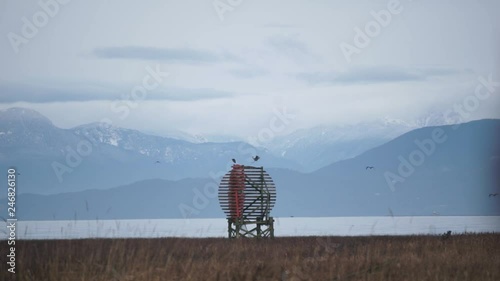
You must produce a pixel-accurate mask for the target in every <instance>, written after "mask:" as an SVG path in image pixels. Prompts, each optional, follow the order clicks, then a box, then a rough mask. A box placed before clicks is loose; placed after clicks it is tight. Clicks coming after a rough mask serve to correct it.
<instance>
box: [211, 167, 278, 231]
mask: <svg viewBox="0 0 500 281" xmlns="http://www.w3.org/2000/svg"><path fill="white" fill-rule="evenodd" d="M275 202H276V186H275V185H274V182H273V180H272V178H271V177H270V176H269V174H267V173H266V171H264V169H263V168H262V167H253V166H243V165H239V164H235V165H233V168H232V170H231V171H230V172H228V173H227V174H226V175H225V176H224V177H223V178H222V180H221V183H220V186H219V203H220V205H221V207H222V210H223V211H224V212H225V213H226V217H227V222H228V237H229V238H237V237H274V219H273V218H272V217H271V216H269V215H270V212H271V209H272V208H273V207H274V203H275Z"/></svg>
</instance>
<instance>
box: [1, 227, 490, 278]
mask: <svg viewBox="0 0 500 281" xmlns="http://www.w3.org/2000/svg"><path fill="white" fill-rule="evenodd" d="M499 238H500V234H466V235H453V236H451V237H450V238H449V239H446V240H443V239H442V238H441V237H436V236H398V237H389V236H379V237H290V238H275V239H262V240H255V239H239V240H228V239H215V238H208V239H188V238H163V239H161V238H160V239H84V240H42V241H36V240H33V241H17V242H16V246H17V247H16V251H17V274H16V277H17V278H18V279H17V280H37V281H39V280H71V281H73V280H97V281H99V280H207V281H209V280H237V281H239V280H397V281H402V280H412V281H413V280H440V281H445V280H485V281H486V280H492V281H498V280H500V239H499ZM2 268H4V267H3V266H2ZM10 277H11V274H10V273H8V272H7V271H6V269H5V270H3V271H2V273H0V280H11V279H10Z"/></svg>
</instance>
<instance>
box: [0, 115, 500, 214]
mask: <svg viewBox="0 0 500 281" xmlns="http://www.w3.org/2000/svg"><path fill="white" fill-rule="evenodd" d="M436 132H437V133H438V134H436ZM437 135H438V136H439V138H435V137H436V136H437ZM433 139H437V140H439V142H435V144H434V148H433V149H431V148H432V145H429V144H430V140H433ZM421 143H426V148H425V149H422V146H421V145H419V144H421ZM424 150H425V151H424ZM416 151H420V152H421V153H417V152H416ZM412 155H413V156H412ZM414 155H423V158H422V159H421V160H418V161H416V159H417V158H415V156H414ZM412 157H413V158H412ZM405 163H406V164H405ZM408 163H409V164H408ZM412 163H414V164H412ZM408 165H411V166H412V168H411V169H413V170H412V171H411V172H409V171H410V170H411V169H409V168H408ZM367 166H370V167H373V169H368V168H367ZM402 166H406V168H405V169H406V170H405V172H404V173H401V172H400V171H399V170H400V168H401V167H402ZM408 169H409V170H408ZM266 170H267V172H268V173H269V174H270V175H271V176H272V178H273V179H274V182H275V183H276V187H277V199H276V205H275V208H274V209H273V211H272V215H273V216H276V217H285V216H302V217H307V216H311V217H315V216H430V215H448V216H449V215H467V216H476V215H477V216H479V215H483V216H484V215H495V216H498V215H500V198H499V197H498V196H496V197H493V196H489V194H491V193H500V173H499V171H500V120H479V121H473V122H469V123H465V124H460V125H458V126H451V125H448V126H437V127H426V128H421V129H417V130H413V131H410V132H408V133H406V134H404V135H402V136H399V137H397V138H395V139H394V140H391V141H389V142H387V143H385V144H383V145H380V146H378V147H376V148H373V149H370V150H369V151H367V152H365V153H363V154H361V155H359V156H357V157H354V158H352V159H347V160H343V161H339V162H336V163H334V164H331V165H328V166H326V167H323V168H321V169H319V170H317V171H314V172H311V173H299V172H296V171H293V170H289V169H276V168H274V169H273V168H266ZM391 173H392V174H395V175H396V176H399V177H401V178H402V179H403V181H397V182H395V183H394V182H392V181H388V179H389V180H391V179H393V177H390V176H389V177H388V176H387V175H388V174H391ZM217 185H218V179H217V178H205V179H203V178H200V179H184V180H180V181H167V180H160V179H155V180H146V181H139V182H136V183H133V184H129V185H126V186H119V187H115V188H112V189H107V190H86V191H81V192H77V193H64V194H56V195H48V196H44V195H36V194H23V195H20V196H19V209H20V210H21V211H20V212H19V216H20V218H22V219H26V220H29V219H34V220H39V219H40V220H44V219H96V218H97V219H130V218H142V219H145V218H188V217H189V218H208V217H223V216H224V214H223V212H222V211H221V210H220V208H219V204H218V199H217V198H216V196H215V188H216V187H217ZM137 198H141V200H140V207H137V208H136V207H135V206H138V205H137V204H139V201H138V200H137ZM2 200H3V201H5V198H4V199H2ZM0 201H1V200H0ZM143 202H144V203H143Z"/></svg>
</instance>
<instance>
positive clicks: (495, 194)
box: [488, 193, 498, 197]
mask: <svg viewBox="0 0 500 281" xmlns="http://www.w3.org/2000/svg"><path fill="white" fill-rule="evenodd" d="M497 195H498V193H490V195H488V197H491V196H493V197H495V196H497Z"/></svg>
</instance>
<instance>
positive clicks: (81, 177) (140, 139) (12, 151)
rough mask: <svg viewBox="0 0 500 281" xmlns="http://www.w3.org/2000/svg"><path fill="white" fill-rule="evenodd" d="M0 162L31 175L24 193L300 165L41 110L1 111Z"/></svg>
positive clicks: (239, 148)
mask: <svg viewBox="0 0 500 281" xmlns="http://www.w3.org/2000/svg"><path fill="white" fill-rule="evenodd" d="M0 132H1V133H0V149H1V150H0V166H1V167H2V168H3V169H4V170H5V169H7V167H16V168H18V170H19V172H20V173H21V174H22V175H25V177H22V178H21V179H20V185H21V182H22V188H20V189H19V192H35V193H54V192H63V191H75V190H83V189H88V188H103V187H109V186H116V185H122V184H128V183H131V182H134V181H137V180H143V179H150V178H163V179H170V180H178V179H181V178H187V177H217V176H221V173H222V175H223V173H225V172H226V171H227V170H228V169H229V168H230V165H231V164H232V162H231V159H232V158H235V159H237V161H238V162H239V163H242V164H249V163H252V159H251V157H252V156H254V155H256V154H258V155H259V156H261V160H260V161H259V164H261V165H264V166H266V167H282V168H291V169H292V168H297V167H298V166H297V165H296V164H294V163H293V162H292V161H289V160H285V159H282V158H280V157H275V156H273V155H271V154H270V153H268V152H267V151H266V150H265V149H257V148H255V147H253V146H251V145H249V144H247V143H243V142H227V143H211V142H205V143H191V142H187V141H183V140H177V139H171V138H165V137H160V136H154V135H148V134H144V133H142V132H140V131H137V130H130V129H124V128H118V127H114V126H109V125H107V124H103V123H92V124H87V125H82V126H78V127H76V128H72V129H61V128H58V127H56V126H54V125H53V124H52V122H50V120H49V119H47V118H46V117H44V116H43V115H41V114H39V113H38V112H36V111H33V110H29V109H21V108H12V109H8V110H5V111H2V112H1V113H0Z"/></svg>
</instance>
